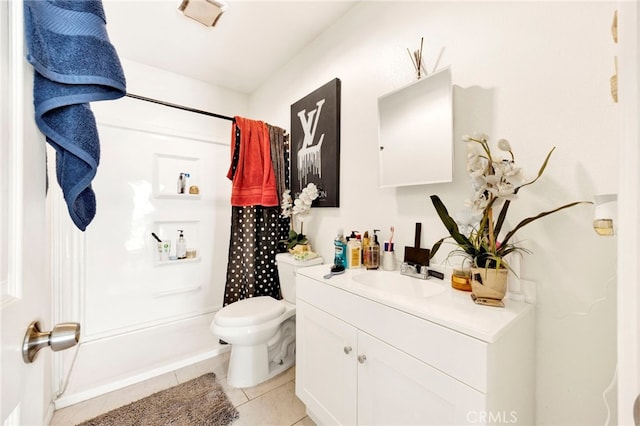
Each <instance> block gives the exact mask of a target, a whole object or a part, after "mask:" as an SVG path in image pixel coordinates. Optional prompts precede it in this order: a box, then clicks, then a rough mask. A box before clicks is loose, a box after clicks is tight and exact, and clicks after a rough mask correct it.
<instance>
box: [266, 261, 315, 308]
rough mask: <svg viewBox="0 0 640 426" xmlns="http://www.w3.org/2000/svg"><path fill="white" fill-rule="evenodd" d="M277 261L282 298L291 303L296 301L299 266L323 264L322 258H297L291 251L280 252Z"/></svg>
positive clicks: (306, 266)
mask: <svg viewBox="0 0 640 426" xmlns="http://www.w3.org/2000/svg"><path fill="white" fill-rule="evenodd" d="M276 263H277V265H278V276H279V277H280V290H281V291H282V298H283V299H284V300H286V301H287V302H289V303H296V271H297V270H298V269H299V268H308V267H309V266H314V265H320V264H322V258H321V257H316V258H314V259H309V260H296V259H295V258H294V257H293V255H291V254H289V253H278V254H277V255H276Z"/></svg>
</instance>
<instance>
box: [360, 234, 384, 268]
mask: <svg viewBox="0 0 640 426" xmlns="http://www.w3.org/2000/svg"><path fill="white" fill-rule="evenodd" d="M379 231H380V230H379V229H374V230H373V238H370V239H369V246H368V247H367V255H366V259H367V262H366V263H365V265H364V266H365V267H366V268H367V269H378V268H379V267H380V243H379V242H378V234H376V232H379Z"/></svg>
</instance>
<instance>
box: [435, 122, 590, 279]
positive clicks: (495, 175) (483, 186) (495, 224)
mask: <svg viewBox="0 0 640 426" xmlns="http://www.w3.org/2000/svg"><path fill="white" fill-rule="evenodd" d="M488 139H489V137H488V136H487V135H485V134H477V135H472V136H468V135H465V136H463V138H462V140H463V141H465V142H467V143H469V144H470V146H469V148H470V149H469V152H468V154H467V173H468V174H469V176H470V177H471V189H472V193H473V195H472V197H471V199H470V200H469V201H468V202H467V204H468V206H469V207H470V208H471V209H472V211H473V213H474V214H475V215H476V216H475V217H477V218H479V221H478V222H477V223H476V224H474V225H473V226H470V227H468V229H466V230H464V229H463V231H461V230H460V228H459V227H458V223H457V222H456V221H455V220H454V219H453V218H452V217H451V216H450V215H449V212H448V211H447V208H446V207H445V205H444V203H443V202H442V201H441V200H440V198H439V197H438V196H437V195H431V202H432V203H433V206H434V207H435V209H436V212H437V213H438V216H439V217H440V219H441V220H442V223H443V224H444V226H445V227H446V228H447V231H449V236H448V237H444V238H442V239H440V240H439V241H437V242H436V243H435V244H434V245H433V247H432V249H431V254H430V256H431V257H433V255H435V253H436V252H437V251H438V249H439V248H440V246H441V245H442V243H443V242H444V241H445V240H446V239H448V238H452V239H453V240H454V241H455V243H456V244H457V245H458V248H459V250H457V251H455V252H453V253H458V254H463V255H464V256H465V257H467V258H468V259H469V260H470V261H471V263H472V266H473V267H479V268H509V265H508V264H507V262H506V261H505V260H504V258H505V256H507V255H509V254H511V253H514V252H527V250H526V249H524V248H523V247H519V246H517V245H516V244H514V243H513V241H512V239H513V236H514V235H515V233H516V232H517V231H519V230H520V229H521V228H522V227H524V226H526V225H528V224H530V223H532V222H534V221H536V220H538V219H540V218H542V217H545V216H548V215H550V214H552V213H555V212H557V211H560V210H563V209H566V208H569V207H572V206H575V205H577V204H581V203H590V202H588V201H576V202H573V203H569V204H565V205H563V206H560V207H558V208H556V209H553V210H548V211H544V212H542V213H540V214H538V215H536V216H532V217H528V218H526V219H523V220H522V221H520V222H519V223H518V224H517V225H516V226H515V227H514V228H513V229H512V230H510V231H509V232H507V233H506V234H505V235H504V237H503V238H502V240H498V238H499V235H500V232H501V230H502V227H503V225H504V222H505V219H506V217H507V212H508V210H509V206H510V204H511V202H512V201H514V200H516V199H518V192H519V191H520V189H521V188H524V187H525V186H528V185H531V184H533V183H534V182H536V181H537V180H538V179H539V178H540V176H542V173H543V172H544V170H545V168H546V167H547V164H548V162H549V158H550V157H551V154H552V153H553V151H554V150H555V147H554V148H552V149H551V151H549V153H548V154H547V156H546V158H545V160H544V162H543V163H542V166H541V167H540V170H539V171H538V175H537V176H536V177H535V179H533V180H531V181H529V182H527V181H526V180H525V178H524V176H523V174H522V170H521V169H520V168H519V167H516V164H515V156H514V154H513V151H512V149H511V145H510V144H509V142H508V141H507V140H506V139H500V140H499V141H498V144H497V145H498V149H499V150H501V151H502V152H504V153H506V154H508V155H507V156H506V158H501V157H499V156H497V155H495V154H494V153H493V152H492V151H491V147H490V146H489V142H488ZM498 209H499V210H498ZM494 210H496V211H499V213H498V216H497V218H496V217H495V216H494Z"/></svg>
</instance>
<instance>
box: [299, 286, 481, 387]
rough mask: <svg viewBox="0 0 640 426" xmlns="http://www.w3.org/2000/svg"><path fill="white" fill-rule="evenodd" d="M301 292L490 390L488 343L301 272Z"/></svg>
mask: <svg viewBox="0 0 640 426" xmlns="http://www.w3.org/2000/svg"><path fill="white" fill-rule="evenodd" d="M297 297H298V298H299V299H301V300H304V301H306V302H308V303H311V304H312V305H314V306H316V307H317V308H319V309H321V310H323V311H325V312H327V313H329V314H331V315H334V316H336V317H338V318H341V319H342V320H344V321H345V322H347V323H349V324H351V325H353V326H354V327H356V328H358V329H360V330H362V331H364V332H366V333H368V334H371V335H374V336H376V337H378V338H379V339H380V340H382V341H384V342H386V343H388V344H390V345H391V346H394V347H396V348H397V349H399V350H401V351H403V352H406V353H407V354H409V355H411V356H413V357H415V358H417V359H419V360H421V361H423V362H425V363H427V364H429V365H431V366H432V367H434V368H436V369H438V370H440V371H442V372H444V373H446V374H448V375H449V376H452V377H454V378H456V379H457V380H460V381H461V382H464V383H466V384H467V385H469V386H471V387H472V388H474V389H476V390H478V391H480V392H482V393H486V392H487V375H486V371H487V364H488V360H487V358H488V347H487V343H485V342H483V341H480V340H478V339H475V338H473V337H470V336H467V335H465V334H462V333H459V332H457V331H455V330H451V329H449V328H446V327H443V326H441V325H438V324H435V323H433V322H430V321H427V320H425V319H423V318H419V317H416V316H413V315H410V314H407V313H405V312H402V311H399V310H397V309H395V308H391V307H389V306H386V305H383V304H381V303H378V302H376V301H372V300H369V299H366V298H364V297H362V296H358V295H355V294H353V293H350V292H348V291H345V290H342V289H339V288H336V287H333V286H330V285H326V284H323V283H321V282H318V281H316V280H314V279H311V278H309V277H305V276H303V275H298V276H297ZM445 348H446V349H445Z"/></svg>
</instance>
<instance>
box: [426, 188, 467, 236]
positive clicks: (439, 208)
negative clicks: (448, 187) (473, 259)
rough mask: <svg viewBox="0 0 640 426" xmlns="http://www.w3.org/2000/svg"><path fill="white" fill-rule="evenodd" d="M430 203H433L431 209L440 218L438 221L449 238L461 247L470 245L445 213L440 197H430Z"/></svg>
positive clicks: (453, 221) (454, 222)
mask: <svg viewBox="0 0 640 426" xmlns="http://www.w3.org/2000/svg"><path fill="white" fill-rule="evenodd" d="M431 202H432V203H433V207H434V208H435V209H436V212H437V213H438V216H440V220H441V221H442V223H443V224H444V227H445V228H447V231H449V235H451V238H453V239H454V240H455V242H456V243H458V244H459V245H461V246H469V245H472V244H471V242H470V241H469V239H468V238H467V237H465V236H464V235H462V234H461V233H460V230H459V229H458V224H457V223H456V221H455V220H453V218H452V217H451V216H450V215H449V212H448V211H447V208H446V207H445V205H444V203H443V202H442V201H441V200H440V197H438V196H437V195H432V196H431Z"/></svg>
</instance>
